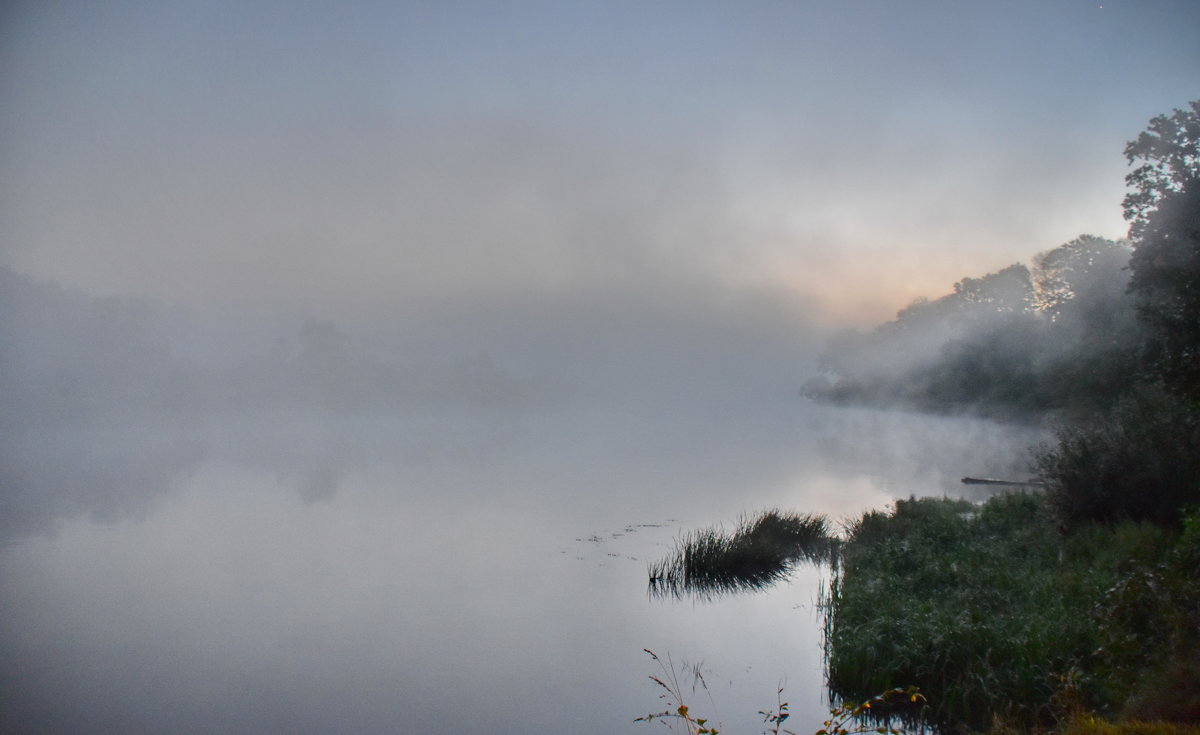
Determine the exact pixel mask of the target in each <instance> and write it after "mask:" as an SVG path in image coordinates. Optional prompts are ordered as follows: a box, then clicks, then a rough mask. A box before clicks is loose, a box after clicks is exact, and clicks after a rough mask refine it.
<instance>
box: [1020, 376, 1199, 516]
mask: <svg viewBox="0 0 1200 735" xmlns="http://www.w3.org/2000/svg"><path fill="white" fill-rule="evenodd" d="M1197 447H1200V411H1197V410H1196V408H1195V407H1194V406H1191V405H1189V404H1188V403H1186V402H1183V401H1180V400H1178V399H1175V398H1173V397H1172V396H1170V395H1168V394H1166V393H1164V392H1163V391H1162V390H1160V389H1156V388H1153V387H1149V386H1147V387H1142V388H1139V389H1136V390H1134V391H1132V392H1131V393H1130V394H1129V395H1127V396H1126V397H1124V398H1122V399H1121V400H1120V401H1119V402H1118V404H1117V406H1116V408H1115V409H1114V410H1113V411H1112V413H1111V414H1109V415H1100V416H1096V417H1093V418H1092V419H1091V420H1088V421H1080V422H1077V423H1074V424H1067V425H1064V426H1063V427H1061V428H1060V429H1059V431H1058V443H1057V444H1056V445H1055V446H1053V447H1051V448H1044V449H1042V450H1041V451H1040V452H1039V453H1038V454H1037V456H1036V460H1035V461H1036V465H1037V468H1038V471H1039V473H1040V474H1041V477H1042V478H1043V480H1044V481H1045V482H1046V491H1047V493H1048V495H1049V498H1050V503H1051V506H1052V508H1053V510H1054V513H1055V515H1056V516H1057V518H1058V519H1059V521H1060V523H1062V524H1063V525H1064V526H1066V527H1075V526H1078V525H1079V524H1082V523H1088V522H1092V521H1102V522H1112V521H1117V520H1121V519H1124V518H1129V519H1134V520H1143V519H1144V520H1150V521H1154V522H1156V523H1161V524H1167V525H1176V524H1178V523H1179V520H1180V516H1181V513H1182V511H1183V509H1184V507H1185V506H1190V505H1195V504H1197V503H1200V454H1198V453H1197V451H1196V448H1197Z"/></svg>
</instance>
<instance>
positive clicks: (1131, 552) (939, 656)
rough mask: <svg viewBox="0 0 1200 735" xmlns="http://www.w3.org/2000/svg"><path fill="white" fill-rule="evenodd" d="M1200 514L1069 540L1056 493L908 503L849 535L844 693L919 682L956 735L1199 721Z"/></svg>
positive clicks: (834, 611) (842, 600)
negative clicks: (1053, 499) (1092, 723)
mask: <svg viewBox="0 0 1200 735" xmlns="http://www.w3.org/2000/svg"><path fill="white" fill-rule="evenodd" d="M1197 562H1200V516H1198V515H1197V514H1195V513H1193V514H1192V515H1191V516H1190V517H1189V518H1188V519H1187V522H1186V523H1185V524H1184V529H1183V531H1182V532H1179V531H1175V530H1172V529H1169V528H1164V527H1160V526H1156V525H1151V524H1149V523H1134V522H1123V523H1118V524H1109V525H1087V526H1083V527H1080V528H1078V529H1075V530H1073V531H1072V532H1071V533H1070V534H1069V535H1066V536H1064V535H1063V534H1062V533H1060V531H1059V528H1058V527H1057V524H1056V523H1055V521H1054V520H1053V516H1052V514H1051V513H1050V512H1049V509H1048V507H1047V502H1046V500H1045V498H1044V497H1043V496H1042V495H1040V494H1036V493H1019V494H1011V495H1004V496H1000V497H996V498H993V499H992V500H990V501H988V502H987V503H985V504H983V505H981V506H978V505H973V504H971V503H967V502H964V501H953V500H941V499H921V500H907V501H898V502H897V503H896V505H895V508H894V510H892V511H890V512H871V513H867V514H866V515H864V516H862V517H861V518H860V519H858V520H857V521H856V522H855V523H854V524H853V525H852V526H851V528H850V529H849V533H848V538H847V542H846V545H845V547H844V549H843V554H842V555H841V558H840V560H839V564H840V568H839V569H838V570H837V574H836V575H835V578H834V582H833V586H832V589H831V595H830V604H829V607H828V618H827V655H828V659H829V660H828V664H829V682H830V689H831V692H832V694H834V695H835V696H838V697H844V698H847V699H857V700H861V699H865V698H867V697H870V696H872V695H873V694H874V693H876V692H880V691H884V690H887V689H891V688H893V687H898V686H910V685H915V686H917V687H920V689H921V691H922V692H923V693H924V694H925V695H926V696H927V698H928V710H927V713H926V714H927V717H928V718H929V721H930V722H931V723H932V724H934V725H936V726H938V727H939V728H940V729H942V730H946V731H967V730H976V731H980V730H988V729H994V728H997V727H1012V728H1020V729H1025V730H1027V729H1031V728H1043V727H1051V726H1055V725H1063V724H1064V723H1066V722H1068V721H1070V720H1071V718H1072V717H1077V716H1078V715H1079V713H1082V712H1087V713H1096V714H1100V715H1103V716H1105V717H1108V718H1121V717H1128V718H1137V719H1141V720H1175V721H1183V722H1187V721H1191V722H1196V721H1198V720H1200V692H1198V691H1197V686H1196V684H1195V682H1196V681H1197V680H1200V655H1198V653H1197V651H1198V650H1200V634H1198V633H1197V630H1198V622H1200V615H1198V610H1200V604H1198V595H1197V591H1196V582H1197V572H1196V570H1197V569H1198V568H1200V566H1198V564H1197Z"/></svg>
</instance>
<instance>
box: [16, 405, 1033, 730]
mask: <svg viewBox="0 0 1200 735" xmlns="http://www.w3.org/2000/svg"><path fill="white" fill-rule="evenodd" d="M1036 440H1037V436H1036V433H1035V432H1034V431H1032V430H1029V429H1022V428H1018V427H1005V426H999V425H995V424H990V423H987V422H980V421H967V420H953V419H933V418H928V417H918V416H912V415H903V414H887V413H880V412H873V411H862V410H839V409H831V408H825V407H819V406H814V405H811V404H808V403H805V402H804V401H801V400H799V399H795V398H793V397H789V396H775V395H771V396H763V397H762V399H761V400H759V401H757V402H756V401H753V400H748V399H746V398H745V396H742V397H740V398H738V399H736V400H735V399H721V398H720V397H711V396H710V397H702V398H699V399H696V400H689V401H687V402H676V401H670V400H665V399H664V400H663V401H660V402H655V401H654V400H645V399H640V400H633V399H630V400H627V401H621V400H616V401H597V402H594V403H593V404H585V403H576V404H572V405H566V406H560V407H558V408H556V409H554V410H550V409H546V410H539V411H527V412H523V413H519V414H514V413H493V414H488V413H487V412H475V413H464V414H462V415H444V414H435V413H430V414H428V415H424V416H415V417H412V416H410V417H406V418H405V419H394V418H389V419H380V418H368V417H361V416H360V417H347V416H320V415H314V414H311V413H310V414H303V415H292V416H278V415H276V416H270V417H253V416H239V417H230V418H228V419H220V420H217V419H213V418H211V417H210V418H209V419H206V420H204V421H197V422H195V423H194V424H182V423H180V422H178V421H172V422H165V423H163V424H162V425H154V424H152V423H143V424H138V423H127V424H124V425H121V426H114V427H109V428H106V429H104V430H100V429H96V428H92V429H88V430H86V431H84V430H81V431H79V432H77V433H76V434H72V435H64V434H63V433H61V432H59V433H56V434H54V435H53V436H49V435H32V436H23V437H20V438H19V440H15V441H11V442H9V443H8V449H7V451H8V453H9V455H8V457H7V458H6V464H7V465H8V467H9V470H8V472H7V474H6V476H5V478H4V481H5V483H6V488H5V489H6V493H7V496H6V497H7V500H6V502H7V503H8V505H9V508H10V509H11V510H12V512H11V513H10V514H9V521H7V522H6V523H5V526H4V533H5V538H4V546H3V548H2V550H0V599H2V600H3V607H4V615H3V616H2V617H0V651H2V654H3V671H2V676H3V681H2V682H0V705H2V706H0V711H3V712H4V714H3V715H0V717H2V718H3V720H2V722H3V729H4V730H5V731H13V732H20V731H23V730H25V729H30V730H31V731H32V730H34V729H36V730H38V731H60V732H123V733H150V732H155V733H161V732H175V733H186V732H197V733H200V732H204V733H212V732H229V733H264V732H291V733H330V732H339V733H384V732H396V733H426V732H446V733H531V732H533V733H539V732H545V733H551V732H554V733H566V732H570V733H601V732H603V733H640V732H655V731H658V730H659V729H660V726H659V725H658V724H651V725H646V724H644V723H639V724H634V723H633V722H632V720H633V719H634V718H635V717H637V716H639V715H644V714H646V713H648V712H651V711H657V710H658V709H660V708H661V707H662V706H663V703H662V702H660V701H659V700H658V698H657V695H658V691H657V690H656V689H655V687H654V685H653V684H652V683H651V682H650V681H649V679H648V678H647V677H648V675H649V674H652V673H659V671H658V669H657V667H656V665H655V664H654V662H653V661H651V660H650V658H649V657H648V656H647V655H646V654H645V653H644V652H643V649H644V648H650V649H653V650H654V651H656V652H657V653H659V654H660V655H663V656H665V655H666V654H670V656H671V657H672V659H673V660H674V661H675V663H676V664H678V665H679V666H680V668H683V667H688V668H689V669H690V668H692V667H696V666H697V665H698V666H699V670H700V671H701V672H702V673H703V675H704V677H705V680H706V681H707V684H708V692H707V693H705V692H704V691H702V690H698V691H697V693H695V694H693V693H692V691H691V688H690V687H689V688H688V690H687V695H688V696H689V697H690V698H691V704H692V706H693V709H694V710H695V711H697V712H700V713H702V714H706V715H709V716H711V717H712V718H713V719H714V720H718V721H722V722H724V723H725V726H726V727H725V728H723V731H727V732H761V731H762V726H761V718H760V717H759V716H758V715H757V714H755V713H756V712H757V711H758V710H760V709H767V708H771V707H774V706H775V704H776V701H775V691H776V689H777V688H778V687H779V686H780V685H782V686H784V688H785V691H784V695H783V696H784V698H785V699H786V700H788V701H789V702H790V703H791V709H792V712H793V717H794V719H793V720H792V721H793V722H795V723H796V727H797V729H798V730H799V731H802V732H803V731H805V730H806V728H812V729H813V730H815V729H817V728H818V727H819V723H820V722H821V720H822V719H823V716H822V715H823V713H824V712H825V703H824V700H823V691H822V683H823V674H822V669H821V648H820V643H821V641H820V620H819V616H818V614H817V612H816V611H815V610H814V602H815V600H816V597H817V594H818V590H819V589H820V587H821V585H822V584H823V578H824V573H823V570H821V569H818V568H806V569H802V570H801V571H800V572H798V573H797V574H796V575H795V576H794V578H793V579H792V580H791V582H790V583H789V584H783V585H779V586H777V587H775V588H774V589H771V590H769V591H767V592H763V593H760V594H754V595H747V596H740V597H729V598H724V599H721V600H719V601H717V602H713V603H692V602H689V601H683V602H678V601H675V602H672V601H662V600H651V599H649V598H648V597H647V591H646V564H647V562H648V561H649V560H651V559H653V558H656V557H658V556H661V555H664V554H666V553H667V552H668V551H669V550H670V545H671V543H672V540H673V539H674V538H675V537H676V536H677V535H679V534H680V533H682V532H683V531H686V530H688V529H691V528H695V527H697V526H705V525H710V524H713V523H717V522H726V523H729V522H731V521H733V520H735V519H736V517H737V516H738V515H739V514H741V513H743V512H748V511H754V510H756V509H763V508H767V507H771V506H779V507H783V508H787V509H796V510H802V511H815V512H824V513H829V514H831V515H833V516H834V517H836V518H843V517H849V516H851V515H853V514H856V513H858V512H860V511H861V510H863V509H866V508H873V507H881V506H883V505H885V504H886V503H887V502H888V501H889V500H890V499H891V498H894V497H896V496H907V495H909V494H910V493H915V494H917V495H924V494H937V495H940V494H943V493H950V494H960V493H961V492H962V490H963V486H962V485H960V484H959V483H958V479H959V478H960V477H961V476H963V475H967V474H976V475H1003V474H1009V475H1012V474H1014V473H1015V474H1023V473H1024V464H1025V461H1026V454H1025V447H1026V446H1027V445H1028V444H1030V443H1032V442H1034V441H1036ZM687 680H688V681H689V682H690V681H691V679H690V678H688V679H687ZM710 697H711V699H710ZM31 723H37V727H36V728H30V727H29V726H30V724H31Z"/></svg>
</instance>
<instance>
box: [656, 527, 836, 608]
mask: <svg viewBox="0 0 1200 735" xmlns="http://www.w3.org/2000/svg"><path fill="white" fill-rule="evenodd" d="M834 543H835V540H834V539H833V538H832V537H831V536H830V535H829V530H828V523H827V521H826V519H825V518H824V517H823V516H818V515H810V514H796V513H783V512H780V511H778V510H769V511H765V512H763V513H760V514H759V515H758V516H757V517H755V518H753V519H749V518H743V519H742V520H741V521H740V522H739V523H738V526H737V528H736V529H734V531H733V532H732V533H728V534H727V533H725V532H724V531H723V530H722V529H721V528H711V527H710V528H705V529H701V530H699V531H693V532H691V533H689V534H688V535H686V536H684V537H683V538H682V539H681V540H679V541H677V542H676V547H675V551H674V552H673V553H672V554H671V555H670V556H669V557H667V558H665V559H661V560H659V561H656V562H654V563H652V564H651V565H650V566H649V570H648V571H649V574H650V586H649V590H650V596H651V597H656V598H664V597H674V598H676V599H680V598H683V597H685V596H691V597H693V598H695V599H700V600H711V599H714V598H716V597H718V596H720V595H722V594H725V593H730V592H745V591H751V590H761V589H765V588H766V587H769V586H771V585H773V584H775V583H776V582H779V581H781V580H783V579H785V578H786V577H787V576H788V575H789V574H791V572H792V570H793V568H794V567H795V565H796V563H798V562H800V561H811V562H817V561H821V560H824V559H828V558H829V554H830V551H831V549H832V548H833V544H834Z"/></svg>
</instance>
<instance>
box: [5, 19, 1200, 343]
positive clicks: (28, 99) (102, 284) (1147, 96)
mask: <svg viewBox="0 0 1200 735" xmlns="http://www.w3.org/2000/svg"><path fill="white" fill-rule="evenodd" d="M1198 26H1200V5H1197V4H1196V3H1194V2H1192V1H1191V0H1092V1H1091V2H1084V1H1082V0H1080V1H1076V0H1036V1H1033V0H1031V1H1017V2H1011V1H999V0H998V1H995V2H957V3H944V2H932V1H929V0H908V1H906V2H902V3H901V2H894V0H888V1H868V0H851V1H847V2H830V1H816V0H789V1H772V2H759V1H755V2H743V3H720V2H688V3H683V2H672V1H663V2H623V1H613V2H586V1H584V2H524V1H514V2H502V3H501V2H456V3H443V2H378V3H376V2H353V3H350V2H347V3H320V2H274V1H271V0H266V1H264V2H256V3H240V2H190V1H186V0H184V1H178V2H150V1H140V0H114V1H113V2H105V3H91V2H55V1H46V2H10V3H6V4H5V5H4V8H3V10H0V265H5V266H8V267H10V268H12V269H13V270H15V271H17V272H19V273H22V274H25V275H28V276H31V277H33V278H36V279H39V280H43V281H54V282H57V283H59V284H62V285H64V286H69V287H72V288H78V289H80V290H82V291H84V292H86V293H89V294H95V295H100V296H103V295H121V296H135V297H141V298H147V299H152V300H156V301H165V302H171V303H180V304H184V305H189V306H192V307H198V308H221V309H226V310H229V311H231V312H233V313H239V314H247V315H251V314H267V313H275V312H290V313H299V312H303V313H317V314H320V315H322V316H324V317H328V318H332V319H337V320H356V319H357V320H367V321H369V320H383V319H387V318H388V316H389V315H390V314H394V313H397V312H399V311H404V312H406V313H418V312H420V313H453V312H461V311H463V310H467V311H472V310H474V311H482V312H487V311H490V310H492V309H493V308H498V307H496V305H507V306H505V307H504V308H516V307H513V306H512V305H513V304H519V305H522V306H521V307H520V308H516V310H517V311H520V309H521V308H525V309H534V308H545V309H550V310H553V311H561V312H562V313H577V312H579V311H580V310H583V311H586V310H587V309H589V308H592V307H595V306H597V305H600V306H601V307H602V308H609V307H611V306H612V305H613V304H633V305H635V306H632V307H630V308H632V309H637V308H639V307H638V306H636V305H639V304H650V305H653V308H655V309H659V310H660V311H661V310H663V309H667V310H676V311H679V312H682V313H691V312H695V313H697V314H702V313H708V312H706V311H705V309H708V310H709V311H713V310H716V311H720V308H721V307H719V306H713V304H714V303H717V302H722V300H724V302H727V301H729V300H734V301H738V302H739V303H743V302H745V301H746V300H747V299H748V300H751V301H755V303H762V302H763V300H766V301H769V302H770V303H771V304H774V305H775V307H773V308H776V307H777V308H778V309H781V310H783V311H787V312H788V313H795V314H799V315H803V316H804V317H805V318H813V319H819V320H825V321H830V320H832V321H838V322H844V323H855V324H869V323H874V322H878V321H881V320H884V319H887V318H890V317H891V316H892V315H894V313H895V311H896V310H897V309H899V308H901V307H903V306H904V305H905V304H907V303H909V302H910V301H911V300H912V299H913V298H914V297H917V296H922V295H925V296H938V295H940V294H942V293H946V292H948V291H949V290H950V287H951V285H952V284H953V283H954V282H955V281H956V280H958V279H960V278H962V277H964V276H977V275H982V274H983V273H986V272H991V271H995V270H998V269H999V268H1002V267H1004V266H1006V265H1009V264H1011V263H1013V262H1018V261H1022V262H1027V261H1028V260H1029V259H1030V258H1031V257H1032V256H1033V255H1034V254H1036V253H1038V252H1041V251H1044V250H1048V249H1050V248H1053V247H1055V246H1057V245H1059V244H1061V243H1063V242H1066V241H1068V240H1070V239H1071V238H1073V237H1075V236H1077V235H1079V234H1082V233H1085V232H1086V233H1093V234H1097V235H1100V236H1105V237H1112V238H1117V237H1121V236H1123V235H1124V233H1125V225H1124V222H1123V221H1122V219H1121V211H1120V200H1121V197H1122V196H1123V193H1124V184H1123V177H1124V175H1125V173H1126V171H1127V170H1128V169H1127V165H1126V162H1125V161H1124V159H1123V155H1122V149H1123V147H1124V143H1125V142H1126V141H1127V140H1129V139H1131V138H1133V137H1134V136H1136V134H1137V133H1138V132H1139V131H1140V130H1141V129H1143V128H1144V127H1145V125H1146V123H1147V121H1148V120H1149V119H1150V118H1151V117H1152V116H1154V115H1157V114H1161V113H1165V112H1169V111H1170V110H1171V109H1172V108H1174V107H1180V106H1183V105H1184V104H1185V103H1186V102H1188V101H1189V100H1191V99H1194V98H1196V97H1198V96H1200V87H1198V86H1197V84H1196V79H1197V75H1196V71H1197V70H1198V69H1200V41H1197V39H1196V34H1195V29H1196V28H1197V27H1198ZM750 312H754V310H753V309H751V310H749V312H747V313H750Z"/></svg>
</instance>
